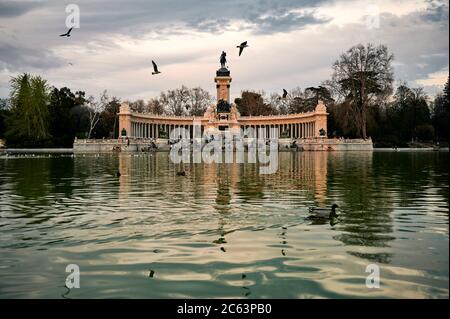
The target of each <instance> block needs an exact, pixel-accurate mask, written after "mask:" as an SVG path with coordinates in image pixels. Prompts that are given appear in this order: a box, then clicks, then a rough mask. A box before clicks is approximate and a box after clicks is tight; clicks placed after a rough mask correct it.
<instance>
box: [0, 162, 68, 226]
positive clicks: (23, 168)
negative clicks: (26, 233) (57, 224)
mask: <svg viewBox="0 0 450 319" xmlns="http://www.w3.org/2000/svg"><path fill="white" fill-rule="evenodd" d="M6 165H7V166H6V167H5V171H9V172H13V175H12V176H11V180H10V183H12V185H13V192H14V195H17V196H19V197H14V198H13V197H10V198H9V199H8V201H9V204H11V209H12V210H13V211H17V212H19V213H21V214H25V216H24V217H30V218H33V217H37V216H39V215H41V214H43V216H40V217H39V219H37V220H34V221H33V223H35V224H40V223H42V222H45V221H48V220H50V219H51V218H52V214H46V213H47V210H45V209H38V208H37V207H51V206H52V205H53V204H54V203H55V201H57V199H58V197H62V198H64V197H66V198H69V197H70V196H71V195H72V192H73V187H72V177H73V158H71V157H67V156H51V157H37V158H33V157H26V158H20V159H12V160H8V162H7V164H6ZM50 194H51V195H52V196H49V195H50ZM14 201H17V203H15V202H14ZM5 204H7V202H5ZM16 204H20V205H21V206H20V207H17V206H16ZM24 206H29V208H30V209H25V208H24Z"/></svg>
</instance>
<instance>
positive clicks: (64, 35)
mask: <svg viewBox="0 0 450 319" xmlns="http://www.w3.org/2000/svg"><path fill="white" fill-rule="evenodd" d="M72 29H73V27H72V28H70V29H69V31H67V32H66V33H63V34H60V35H59V36H60V37H70V32H72Z"/></svg>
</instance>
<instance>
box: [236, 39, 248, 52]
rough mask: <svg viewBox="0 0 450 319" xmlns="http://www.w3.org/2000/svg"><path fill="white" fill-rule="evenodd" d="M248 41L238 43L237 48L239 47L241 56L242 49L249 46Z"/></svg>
mask: <svg viewBox="0 0 450 319" xmlns="http://www.w3.org/2000/svg"><path fill="white" fill-rule="evenodd" d="M247 47H248V45H247V41H245V42H242V43H241V44H240V45H238V46H237V47H236V48H239V56H241V54H242V51H244V48H247Z"/></svg>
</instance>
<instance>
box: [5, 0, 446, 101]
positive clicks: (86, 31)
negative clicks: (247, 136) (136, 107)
mask: <svg viewBox="0 0 450 319" xmlns="http://www.w3.org/2000/svg"><path fill="white" fill-rule="evenodd" d="M71 3H74V4H77V5H78V7H79V8H80V14H81V16H80V18H81V21H80V23H81V25H80V28H79V29H74V31H73V32H72V37H70V38H62V37H59V36H58V35H59V34H61V33H63V32H65V31H66V24H65V23H66V17H67V15H68V14H67V13H66V6H67V5H68V4H71ZM448 12H449V6H448V0H444V1H435V0H433V1H430V0H381V1H366V0H360V1H354V0H219V1H216V0H120V1H119V0H72V1H68V2H65V1H61V0H48V1H46V0H24V1H10V0H0V97H7V95H8V92H9V84H8V81H9V80H10V78H11V76H14V75H16V74H18V73H21V72H28V73H32V74H36V75H41V76H43V77H44V78H45V79H47V80H48V81H49V83H50V84H51V85H54V86H57V87H62V86H67V87H70V88H71V89H72V90H73V91H75V90H84V91H86V93H87V94H88V95H98V94H99V93H100V92H101V91H102V90H104V89H107V90H108V92H109V93H110V94H111V95H115V96H118V97H120V98H121V99H122V100H125V99H144V100H147V99H149V98H151V97H155V96H157V95H158V94H159V92H160V91H162V90H167V89H171V88H176V87H180V86H181V85H182V84H185V85H187V86H189V87H195V86H201V87H203V88H204V89H207V90H208V91H210V92H211V93H212V94H214V92H215V85H214V83H213V78H214V75H215V74H214V72H215V70H216V69H217V68H218V67H219V62H218V59H219V56H220V53H221V51H222V50H224V51H226V52H227V57H228V66H229V67H230V70H231V75H232V77H233V82H232V95H233V98H234V97H236V96H237V95H238V94H239V92H240V91H241V90H244V89H252V90H264V91H266V92H268V93H269V92H280V91H281V90H282V88H287V89H291V88H294V87H297V86H300V87H301V88H305V87H308V86H312V85H318V84H320V83H321V82H322V81H324V80H327V79H328V78H329V77H330V74H331V65H332V64H333V62H334V61H335V60H336V59H337V58H338V57H339V55H340V54H341V53H342V52H344V51H345V50H347V49H349V48H350V47H351V46H353V45H356V44H358V43H364V44H365V43H367V42H372V43H374V44H386V45H387V46H388V48H389V49H390V50H391V52H392V53H394V55H395V64H394V67H395V76H396V80H398V81H400V80H401V81H407V82H408V83H409V84H410V85H411V86H423V87H425V89H426V91H427V92H428V93H429V94H430V95H434V94H435V93H436V92H438V91H440V90H441V89H442V87H443V84H444V83H445V82H446V79H447V76H448V72H449V66H448V64H449V62H448V61H449V21H448V18H449V16H448ZM245 40H247V41H248V43H249V45H250V47H249V48H247V49H246V50H245V51H244V53H243V55H242V56H241V57H238V49H236V45H238V44H239V43H240V42H242V41H245ZM152 59H154V60H155V61H156V62H157V63H158V64H159V66H160V69H161V71H162V72H163V73H162V74H161V75H159V76H152V75H151V71H152V69H151V60H152ZM69 62H70V63H72V64H73V66H72V65H70V64H69Z"/></svg>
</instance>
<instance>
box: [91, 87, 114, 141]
mask: <svg viewBox="0 0 450 319" xmlns="http://www.w3.org/2000/svg"><path fill="white" fill-rule="evenodd" d="M108 103H109V97H108V95H107V93H106V90H105V91H103V93H102V95H101V96H100V101H96V100H95V98H94V97H93V96H90V97H89V98H88V99H87V108H88V111H89V132H88V136H87V138H88V139H89V138H91V135H92V131H93V130H94V129H95V127H96V126H97V124H98V121H100V114H101V113H102V112H103V110H104V109H105V107H106V105H107V104H108Z"/></svg>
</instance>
